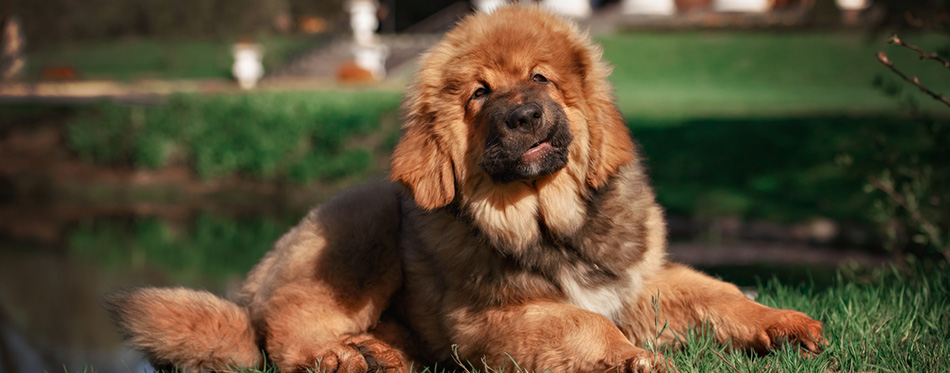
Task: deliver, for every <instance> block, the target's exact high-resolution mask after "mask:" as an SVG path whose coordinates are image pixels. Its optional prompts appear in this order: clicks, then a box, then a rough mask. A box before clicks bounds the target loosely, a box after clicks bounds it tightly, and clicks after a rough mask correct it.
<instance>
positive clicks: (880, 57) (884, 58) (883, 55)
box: [877, 52, 950, 107]
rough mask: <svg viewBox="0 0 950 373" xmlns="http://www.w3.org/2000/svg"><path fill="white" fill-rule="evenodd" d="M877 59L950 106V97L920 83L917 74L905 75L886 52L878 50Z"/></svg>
mask: <svg viewBox="0 0 950 373" xmlns="http://www.w3.org/2000/svg"><path fill="white" fill-rule="evenodd" d="M877 60H878V61H881V63H883V64H884V66H887V68H888V69H891V72H893V73H894V74H896V75H897V76H899V77H901V79H904V80H906V81H908V82H910V83H911V84H913V85H915V86H917V88H919V89H920V91H921V92H924V93H926V94H927V95H929V96H930V97H933V99H934V100H937V101H940V102H943V104H944V105H947V107H950V99H948V98H946V97H944V96H943V95H941V94H938V93H935V92H934V91H931V90H930V89H929V88H927V87H925V86H924V85H923V84H921V83H920V79H918V78H917V77H916V76H915V77H913V78H911V77H908V76H907V75H905V74H904V73H902V72H901V71H900V70H898V69H897V68H896V67H894V63H893V62H891V60H890V59H889V58H887V54H886V53H884V52H877Z"/></svg>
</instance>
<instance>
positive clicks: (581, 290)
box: [558, 271, 643, 324]
mask: <svg viewBox="0 0 950 373" xmlns="http://www.w3.org/2000/svg"><path fill="white" fill-rule="evenodd" d="M578 276H583V274H578V273H577V272H575V271H565V272H563V273H562V274H561V276H560V277H559V279H558V280H559V282H560V285H561V290H563V291H564V295H566V296H567V303H570V304H573V305H575V306H577V307H580V308H583V309H585V310H588V311H590V312H594V313H597V314H600V315H603V316H604V317H606V318H607V319H608V320H610V321H611V322H613V323H615V324H616V323H618V322H619V321H620V319H621V317H622V315H623V308H624V305H625V301H626V300H628V299H630V298H631V297H633V295H634V294H635V293H636V292H637V291H638V290H639V289H640V288H641V287H642V286H643V277H642V275H640V274H637V273H630V272H628V273H626V274H625V275H624V278H623V279H622V280H621V282H620V283H617V282H610V283H607V284H602V285H590V284H586V283H585V282H586V281H585V279H583V278H579V277H578Z"/></svg>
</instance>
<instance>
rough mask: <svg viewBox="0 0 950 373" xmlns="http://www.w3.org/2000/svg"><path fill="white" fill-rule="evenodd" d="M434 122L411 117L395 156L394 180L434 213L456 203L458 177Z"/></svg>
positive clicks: (391, 174) (391, 175)
mask: <svg viewBox="0 0 950 373" xmlns="http://www.w3.org/2000/svg"><path fill="white" fill-rule="evenodd" d="M432 124H433V123H431V120H426V119H425V118H424V117H423V116H420V115H410V117H409V118H408V119H407V120H406V123H405V124H404V125H403V128H404V131H405V132H404V133H403V134H402V138H401V139H400V140H399V144H398V145H396V150H395V151H394V152H393V159H392V171H391V173H390V176H389V177H390V179H392V180H393V181H398V182H401V183H403V184H405V185H406V186H408V187H409V189H410V190H412V195H413V197H414V198H415V200H416V204H417V205H419V206H420V207H422V208H424V209H427V210H431V209H435V208H439V207H442V206H445V205H448V204H449V203H450V202H452V200H453V199H455V173H454V171H453V170H452V162H451V158H450V157H449V155H448V154H446V153H445V150H444V149H443V148H442V147H441V146H440V144H439V143H438V140H437V139H436V136H435V134H434V133H432V132H433V128H432Z"/></svg>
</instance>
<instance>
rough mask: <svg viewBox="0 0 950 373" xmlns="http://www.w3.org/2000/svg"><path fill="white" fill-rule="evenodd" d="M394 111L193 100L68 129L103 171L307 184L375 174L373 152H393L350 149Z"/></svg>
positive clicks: (347, 100) (373, 98)
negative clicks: (189, 171)
mask: <svg viewBox="0 0 950 373" xmlns="http://www.w3.org/2000/svg"><path fill="white" fill-rule="evenodd" d="M398 103H399V95H398V94H396V93H383V92H358V93H357V92H354V93H346V92H310V93H254V94H237V95H217V96H201V95H191V94H189V95H178V96H173V97H171V98H170V99H169V101H168V102H167V103H165V104H161V105H156V106H136V105H122V104H116V103H111V102H103V103H100V104H98V105H96V106H95V107H93V108H91V109H89V110H88V111H87V112H85V113H84V114H82V115H79V116H77V118H75V119H74V120H73V121H72V122H71V123H70V125H69V129H68V134H67V140H68V143H69V145H70V146H71V148H72V149H74V150H75V151H76V153H77V154H78V155H79V156H80V157H81V158H83V159H85V160H88V161H93V162H96V163H100V164H108V165H132V166H135V167H140V168H160V167H163V166H165V165H168V164H169V163H172V162H180V163H185V164H189V165H192V166H193V168H194V170H195V172H196V173H197V174H198V175H199V176H201V177H202V178H205V179H208V178H221V177H227V176H230V175H234V174H240V175H242V176H246V177H252V178H256V179H260V180H273V179H279V178H286V177H289V178H292V179H294V180H297V181H299V182H303V183H308V182H311V181H314V180H318V179H332V178H338V177H342V176H347V175H354V174H361V173H363V172H365V171H367V170H369V169H370V168H371V166H372V161H373V159H372V154H373V152H375V151H377V150H379V151H388V150H389V149H368V148H365V147H364V148H357V147H349V146H347V141H348V140H349V139H351V138H352V137H354V136H357V135H366V136H370V135H369V134H370V132H373V131H375V130H378V129H380V123H381V121H383V120H384V117H385V118H390V119H391V120H392V118H395V115H396V113H397V112H398ZM392 127H393V129H391V130H392V131H395V128H396V127H397V126H392ZM377 135H378V134H377ZM378 143H380V144H383V145H385V144H387V143H388V142H387V141H384V140H381V141H378Z"/></svg>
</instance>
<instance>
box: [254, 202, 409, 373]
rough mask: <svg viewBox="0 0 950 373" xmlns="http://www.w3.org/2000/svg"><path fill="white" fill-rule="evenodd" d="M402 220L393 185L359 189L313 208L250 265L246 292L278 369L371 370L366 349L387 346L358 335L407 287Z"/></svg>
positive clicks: (364, 334) (372, 324)
mask: <svg viewBox="0 0 950 373" xmlns="http://www.w3.org/2000/svg"><path fill="white" fill-rule="evenodd" d="M399 224H400V219H399V194H398V191H397V189H396V187H395V186H394V185H392V184H388V183H375V184H367V185H364V186H362V187H357V188H353V189H351V190H349V191H347V192H344V193H343V194H341V195H338V196H337V197H334V198H332V199H330V200H329V201H327V202H326V203H324V204H323V205H322V206H320V207H319V208H317V209H316V210H314V211H313V212H311V213H310V214H309V215H307V217H305V218H304V219H303V220H302V221H301V222H300V223H299V224H298V225H297V226H296V227H294V228H293V229H292V230H290V231H289V232H288V233H287V234H285V235H284V237H282V238H281V239H280V240H279V241H278V242H277V243H276V244H275V247H274V250H273V252H271V253H269V254H268V256H267V258H266V259H265V261H264V262H262V264H261V265H260V266H259V268H255V269H254V270H253V271H252V272H251V274H250V275H249V276H248V278H249V281H248V283H247V284H246V285H245V289H244V291H243V292H242V294H241V296H240V297H239V298H241V299H242V303H244V304H246V305H247V307H248V309H249V310H250V314H251V319H252V321H253V323H254V326H255V329H256V330H257V331H258V333H259V336H260V338H261V340H263V342H264V347H265V350H266V352H267V356H268V358H270V359H271V360H272V361H273V362H274V363H275V364H276V365H277V367H278V368H280V369H281V370H282V371H301V370H305V369H314V368H317V369H319V370H322V371H365V370H367V369H369V368H371V363H373V361H375V360H374V356H367V355H373V354H377V353H378V354H383V353H384V351H382V350H380V348H379V346H380V345H379V344H372V343H370V342H371V340H370V339H354V338H356V337H361V336H366V335H367V332H368V331H370V330H371V329H372V328H373V327H374V326H375V325H377V323H378V322H379V319H380V315H381V314H382V312H383V311H384V310H385V309H386V308H387V307H388V305H389V302H390V298H391V297H392V295H393V293H394V292H395V291H396V290H397V289H399V288H400V287H401V286H402V266H401V264H400V263H401V262H400V257H399V252H398V249H397V243H398V242H399V239H398V235H399ZM370 345H372V346H375V347H373V348H368V347H367V346H370ZM377 350H380V351H377ZM367 358H370V359H367ZM367 360H370V361H369V362H368V361H367ZM376 360H378V359H376Z"/></svg>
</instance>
